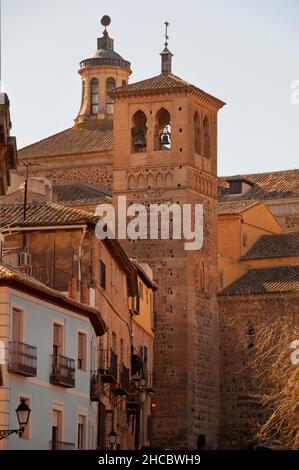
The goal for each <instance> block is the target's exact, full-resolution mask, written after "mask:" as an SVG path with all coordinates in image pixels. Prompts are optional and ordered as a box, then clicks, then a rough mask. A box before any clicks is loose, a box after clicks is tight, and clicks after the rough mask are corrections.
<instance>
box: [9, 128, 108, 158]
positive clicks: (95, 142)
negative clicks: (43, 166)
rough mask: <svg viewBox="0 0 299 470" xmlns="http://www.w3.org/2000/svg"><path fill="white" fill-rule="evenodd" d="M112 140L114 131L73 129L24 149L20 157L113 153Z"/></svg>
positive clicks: (19, 153) (20, 152)
mask: <svg viewBox="0 0 299 470" xmlns="http://www.w3.org/2000/svg"><path fill="white" fill-rule="evenodd" d="M112 140H113V131H112V129H105V128H104V129H84V128H81V127H71V128H70V129H66V130H64V131H62V132H59V133H58V134H54V135H51V136H50V137H47V138H46V139H42V140H40V141H38V142H35V143H34V144H31V145H28V146H27V147H24V148H22V149H21V150H19V152H18V156H19V158H21V159H22V158H37V157H50V156H57V155H68V154H73V153H92V152H103V151H111V150H112Z"/></svg>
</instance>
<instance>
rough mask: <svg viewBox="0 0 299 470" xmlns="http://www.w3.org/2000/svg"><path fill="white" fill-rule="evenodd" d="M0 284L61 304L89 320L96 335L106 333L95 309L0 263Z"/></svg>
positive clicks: (103, 323) (102, 321)
mask: <svg viewBox="0 0 299 470" xmlns="http://www.w3.org/2000/svg"><path fill="white" fill-rule="evenodd" d="M1 284H4V285H7V284H8V285H9V286H10V287H12V288H18V289H20V288H21V289H22V290H24V292H26V293H28V291H30V292H32V293H33V294H34V295H38V296H39V297H40V296H42V297H46V298H47V299H48V300H49V301H51V302H53V303H55V304H58V305H61V304H62V305H64V306H65V307H67V308H69V309H70V310H75V311H77V312H80V313H82V314H83V315H85V316H88V317H89V318H90V321H91V323H92V324H93V326H94V328H95V330H96V331H97V333H98V334H101V335H102V334H104V332H105V331H106V325H105V322H104V320H103V319H102V317H101V315H100V312H99V311H98V310H96V309H95V308H93V307H89V306H88V305H86V304H82V303H80V302H78V301H76V300H73V299H71V298H70V297H67V296H66V295H64V294H62V292H58V291H56V290H54V289H51V288H50V287H48V286H46V285H45V284H43V283H42V282H40V281H38V280H37V279H35V278H33V277H31V276H28V275H26V274H23V273H20V272H19V271H17V270H16V269H14V268H12V267H11V266H7V265H5V264H3V263H0V285H1Z"/></svg>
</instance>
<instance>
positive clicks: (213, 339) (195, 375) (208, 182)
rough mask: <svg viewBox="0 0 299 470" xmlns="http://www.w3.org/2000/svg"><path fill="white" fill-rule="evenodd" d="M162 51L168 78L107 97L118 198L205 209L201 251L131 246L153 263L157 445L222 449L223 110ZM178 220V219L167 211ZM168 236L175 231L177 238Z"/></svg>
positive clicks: (177, 243) (155, 244) (169, 244)
mask: <svg viewBox="0 0 299 470" xmlns="http://www.w3.org/2000/svg"><path fill="white" fill-rule="evenodd" d="M167 26H168V23H166V42H165V48H164V50H163V51H162V53H161V61H162V64H161V74H160V75H157V76H154V77H152V78H149V79H147V80H143V81H140V82H137V83H133V84H126V85H125V84H123V86H121V87H118V88H115V89H114V90H112V91H111V93H109V96H110V97H111V98H112V99H113V102H114V119H113V201H114V204H115V205H116V204H117V198H118V196H126V197H127V202H128V205H129V204H131V203H133V202H135V203H142V204H144V205H146V206H147V207H148V206H149V204H151V203H158V204H161V203H168V204H170V203H179V204H180V205H181V204H186V203H190V204H195V203H202V204H203V207H204V209H203V210H204V216H203V217H204V234H203V246H202V248H201V249H200V250H197V251H186V250H185V249H184V240H175V239H170V240H159V239H158V240H150V239H147V240H145V239H144V240H136V241H132V240H131V241H129V240H127V241H125V242H124V245H125V249H126V250H127V252H128V253H129V254H130V255H131V256H133V257H134V256H136V257H138V259H139V260H141V261H144V262H146V263H149V264H150V265H151V267H152V268H153V270H154V276H155V280H156V281H157V283H158V284H159V290H158V294H157V296H156V298H155V305H154V309H155V312H156V340H155V371H156V389H157V392H156V397H155V398H156V408H155V411H154V417H153V439H152V443H153V445H157V446H166V447H167V448H180V447H181V448H182V447H185V448H195V449H196V448H197V447H198V445H199V443H201V444H203V443H205V446H206V447H207V448H215V447H216V446H217V435H218V423H219V344H218V343H219V341H218V308H217V220H216V217H217V207H216V206H217V202H216V197H217V180H216V175H217V113H218V110H219V109H220V108H221V107H222V106H223V105H224V103H223V102H222V101H220V100H219V99H217V98H215V97H213V96H211V95H209V94H208V93H206V92H204V91H203V90H201V89H199V88H197V87H196V86H193V85H191V84H189V83H187V82H186V81H184V80H182V79H181V78H179V77H177V76H175V75H173V74H172V71H171V62H172V54H171V52H170V51H169V50H168V43H167V40H168V36H167ZM170 221H171V214H170ZM170 235H171V233H170Z"/></svg>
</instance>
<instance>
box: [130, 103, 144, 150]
mask: <svg viewBox="0 0 299 470" xmlns="http://www.w3.org/2000/svg"><path fill="white" fill-rule="evenodd" d="M146 121H147V118H146V115H145V114H144V112H143V111H141V110H139V111H136V113H135V114H134V115H133V118H132V130H131V143H132V145H131V149H132V152H146V144H147V142H146V132H147V127H146Z"/></svg>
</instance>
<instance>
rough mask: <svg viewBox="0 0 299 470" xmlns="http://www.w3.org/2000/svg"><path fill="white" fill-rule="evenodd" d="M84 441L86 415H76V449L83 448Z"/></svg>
mask: <svg viewBox="0 0 299 470" xmlns="http://www.w3.org/2000/svg"><path fill="white" fill-rule="evenodd" d="M85 441H86V416H84V415H79V417H78V435H77V447H78V449H85Z"/></svg>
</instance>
